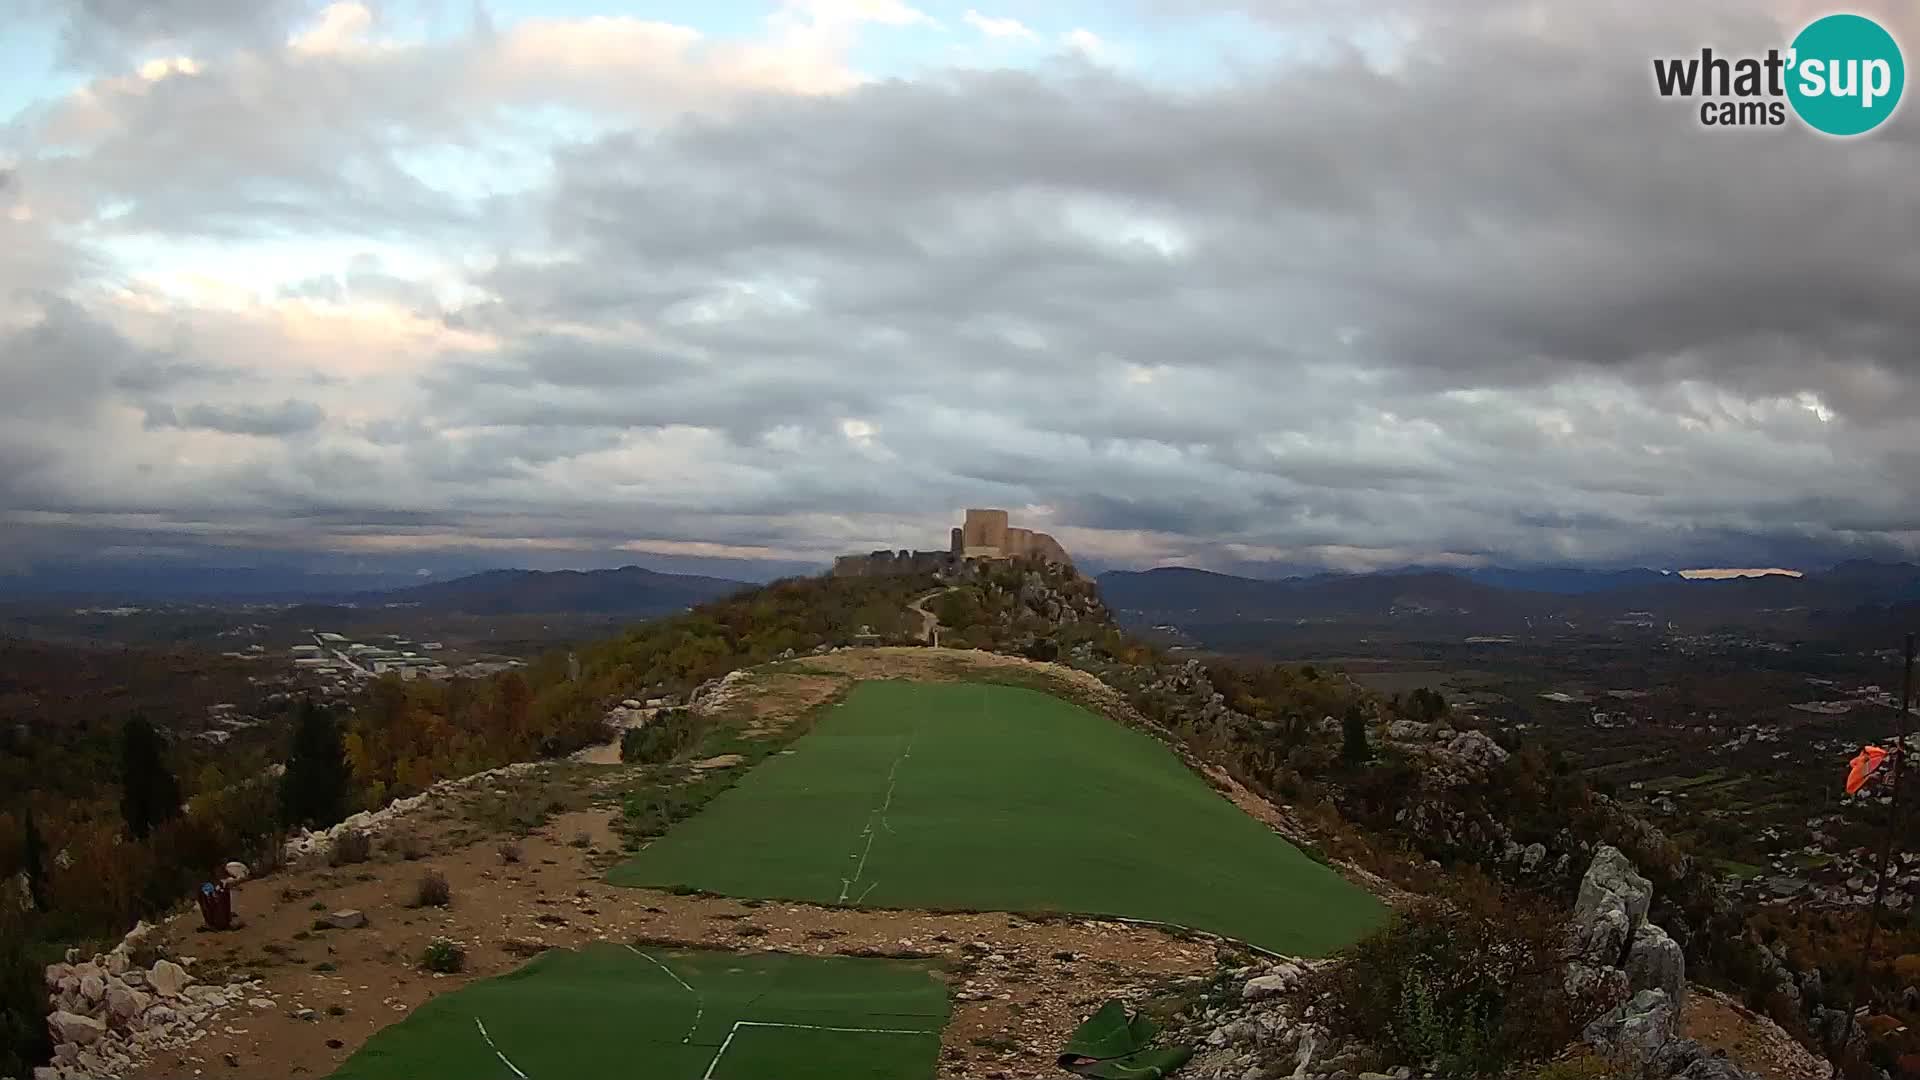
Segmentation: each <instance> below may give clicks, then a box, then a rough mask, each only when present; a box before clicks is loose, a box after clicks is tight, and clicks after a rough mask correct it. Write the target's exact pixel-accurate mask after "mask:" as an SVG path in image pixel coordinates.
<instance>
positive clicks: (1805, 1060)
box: [1683, 986, 1833, 1080]
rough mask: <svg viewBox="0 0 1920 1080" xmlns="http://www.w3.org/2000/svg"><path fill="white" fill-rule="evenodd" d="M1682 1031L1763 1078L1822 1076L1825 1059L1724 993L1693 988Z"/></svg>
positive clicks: (1828, 1071)
mask: <svg viewBox="0 0 1920 1080" xmlns="http://www.w3.org/2000/svg"><path fill="white" fill-rule="evenodd" d="M1683 1023H1684V1025H1685V1027H1686V1035H1687V1036H1688V1037H1690V1038H1693V1039H1695V1040H1697V1041H1699V1042H1700V1043H1701V1044H1702V1045H1704V1046H1710V1047H1712V1048H1714V1049H1715V1050H1723V1051H1725V1052H1726V1055H1727V1058H1728V1059H1729V1060H1731V1061H1732V1062H1733V1063H1734V1064H1736V1065H1738V1066H1740V1067H1741V1068H1743V1069H1746V1070H1748V1071H1750V1072H1755V1073H1759V1074H1760V1075H1761V1076H1764V1077H1767V1078H1768V1080H1827V1078H1828V1077H1830V1076H1832V1075H1833V1065H1832V1063H1830V1062H1827V1061H1824V1060H1822V1059H1820V1058H1817V1057H1814V1056H1813V1054H1811V1053H1809V1052H1808V1051H1807V1048H1806V1047H1804V1046H1801V1045H1800V1044H1799V1043H1797V1042H1794V1041H1793V1037H1792V1036H1791V1035H1788V1034H1787V1033H1786V1032H1785V1031H1783V1030H1781V1029H1780V1027H1779V1025H1777V1024H1775V1023H1773V1022H1772V1021H1770V1020H1766V1019H1764V1018H1762V1017H1760V1016H1759V1015H1757V1014H1755V1013H1753V1012H1752V1011H1750V1010H1748V1009H1746V1008H1744V1007H1742V1006H1741V1005H1740V1003H1739V1002H1737V1001H1735V1000H1733V999H1732V998H1729V997H1727V996H1726V995H1725V994H1721V993H1717V992H1715V991H1712V990H1707V989H1704V988H1702V987H1698V986H1696V987H1693V988H1692V990H1691V991H1690V992H1689V993H1688V996H1687V1008H1686V1015H1685V1019H1684V1021H1683Z"/></svg>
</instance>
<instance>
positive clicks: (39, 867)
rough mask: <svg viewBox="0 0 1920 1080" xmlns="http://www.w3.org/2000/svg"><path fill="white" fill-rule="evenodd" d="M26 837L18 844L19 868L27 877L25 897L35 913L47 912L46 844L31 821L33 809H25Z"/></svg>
mask: <svg viewBox="0 0 1920 1080" xmlns="http://www.w3.org/2000/svg"><path fill="white" fill-rule="evenodd" d="M25 832H26V836H25V837H23V838H22V840H21V844H20V862H21V868H22V869H23V870H25V871H26V875H27V895H28V896H29V897H31V898H32V899H33V909H34V910H35V911H45V910H47V842H46V841H45V840H42V839H41V838H40V825H39V823H38V822H36V821H34V820H33V807H31V806H29V807H27V827H26V830H25Z"/></svg>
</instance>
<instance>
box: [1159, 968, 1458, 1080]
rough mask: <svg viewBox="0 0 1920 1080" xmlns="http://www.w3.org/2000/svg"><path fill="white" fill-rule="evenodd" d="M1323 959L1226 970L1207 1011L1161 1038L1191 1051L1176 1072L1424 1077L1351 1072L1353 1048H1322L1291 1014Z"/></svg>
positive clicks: (1403, 1069)
mask: <svg viewBox="0 0 1920 1080" xmlns="http://www.w3.org/2000/svg"><path fill="white" fill-rule="evenodd" d="M1329 963H1331V961H1326V960H1318V961H1316V960H1279V961H1275V962H1271V963H1264V964H1255V965H1251V966H1248V967H1238V968H1228V969H1226V970H1225V971H1223V972H1222V973H1221V974H1220V976H1219V977H1218V978H1217V979H1216V980H1215V985H1214V988H1213V990H1212V992H1211V993H1209V994H1208V996H1207V1004H1205V1005H1203V1006H1201V1007H1199V1008H1198V1009H1196V1010H1194V1014H1193V1017H1192V1019H1190V1020H1189V1021H1187V1022H1186V1023H1185V1024H1184V1025H1183V1026H1182V1027H1180V1028H1178V1029H1175V1030H1173V1031H1170V1032H1168V1037H1169V1038H1170V1039H1171V1040H1172V1041H1175V1042H1185V1043H1187V1044H1189V1045H1191V1046H1192V1047H1193V1060H1192V1061H1190V1062H1188V1063H1187V1064H1186V1065H1185V1066H1183V1067H1182V1068H1181V1070H1180V1076H1181V1077H1182V1078H1192V1080H1281V1078H1289V1077H1290V1078H1293V1080H1412V1078H1414V1077H1426V1076H1431V1075H1432V1074H1430V1073H1423V1072H1420V1071H1419V1070H1416V1069H1414V1068H1413V1067H1412V1066H1407V1065H1403V1066H1400V1067H1398V1068H1393V1069H1388V1070H1386V1071H1385V1072H1357V1073H1356V1072H1354V1071H1353V1070H1352V1068H1351V1067H1352V1066H1353V1065H1354V1064H1355V1063H1356V1061H1357V1060H1358V1059H1359V1058H1360V1056H1361V1048H1359V1047H1340V1046H1333V1045H1330V1044H1329V1042H1328V1040H1327V1035H1326V1032H1325V1031H1323V1030H1321V1029H1320V1028H1318V1027H1316V1026H1315V1025H1314V1024H1313V1022H1312V1016H1311V1015H1310V1014H1311V1012H1312V1009H1311V1007H1309V1008H1308V1009H1307V1010H1306V1012H1307V1013H1308V1014H1309V1015H1297V1014H1296V1005H1295V1003H1294V995H1293V993H1292V991H1293V990H1294V988H1295V987H1296V986H1298V985H1299V984H1300V983H1301V982H1302V981H1303V980H1305V979H1306V978H1308V977H1309V976H1311V975H1312V974H1313V973H1314V972H1316V971H1319V970H1321V969H1323V968H1325V967H1326V966H1327V965H1328V964H1329Z"/></svg>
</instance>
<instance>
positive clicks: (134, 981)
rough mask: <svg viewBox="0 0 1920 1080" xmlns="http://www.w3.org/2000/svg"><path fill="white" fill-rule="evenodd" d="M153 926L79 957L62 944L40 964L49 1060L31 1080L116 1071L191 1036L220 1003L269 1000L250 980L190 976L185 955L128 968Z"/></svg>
mask: <svg viewBox="0 0 1920 1080" xmlns="http://www.w3.org/2000/svg"><path fill="white" fill-rule="evenodd" d="M153 932H154V928H153V927H152V926H150V925H149V924H147V923H145V922H142V923H140V924H139V925H138V926H135V927H134V928H133V929H132V930H131V931H129V932H128V934H127V936H126V937H125V938H124V939H122V940H121V942H120V944H118V945H115V946H114V947H113V951H111V952H107V953H102V954H100V955H97V956H95V957H93V958H92V959H91V960H85V961H82V960H81V959H80V954H79V950H77V949H69V950H67V959H66V962H65V963H60V964H49V965H48V966H47V972H46V979H47V993H48V997H49V999H50V1001H49V1003H50V1004H51V1005H52V1006H53V1012H52V1013H51V1014H49V1015H48V1017H47V1030H48V1031H49V1032H51V1033H52V1035H53V1041H54V1051H53V1063H52V1064H50V1065H42V1066H40V1067H38V1068H36V1069H34V1070H33V1080H95V1078H100V1077H115V1076H121V1075H124V1074H125V1073H126V1071H127V1070H128V1069H131V1068H132V1067H133V1066H134V1065H135V1064H137V1063H138V1062H141V1061H144V1060H146V1059H147V1058H148V1057H149V1056H151V1055H152V1054H154V1053H155V1052H157V1051H161V1050H171V1049H177V1048H180V1047H183V1046H186V1045H188V1044H189V1043H193V1042H197V1041H199V1040H200V1039H201V1038H203V1037H204V1036H205V1034H206V1032H205V1031H204V1030H203V1029H202V1028H203V1025H205V1024H206V1023H207V1022H208V1021H210V1020H212V1019H213V1018H214V1017H215V1016H216V1015H217V1014H219V1013H220V1011H221V1010H223V1009H227V1008H229V1007H232V1006H235V1005H238V1004H242V1003H245V1004H249V1005H252V1006H256V1007H271V1006H272V1004H273V1003H272V1001H270V1000H268V999H266V998H265V997H264V996H263V994H264V990H263V988H262V986H261V984H260V983H259V981H258V980H253V981H242V982H234V983H229V984H227V985H224V986H216V985H210V984H203V983H200V982H198V981H196V980H195V979H194V977H193V976H192V975H190V974H188V973H187V968H188V967H191V966H192V964H193V961H192V959H191V958H185V959H183V960H182V961H181V962H179V963H176V962H174V961H173V960H169V959H164V958H163V959H158V960H155V961H153V963H152V964H151V966H148V967H144V968H143V967H138V966H135V964H134V955H135V953H136V952H145V951H147V950H146V949H145V948H144V947H145V946H147V945H148V939H149V938H150V937H151V936H152V935H153Z"/></svg>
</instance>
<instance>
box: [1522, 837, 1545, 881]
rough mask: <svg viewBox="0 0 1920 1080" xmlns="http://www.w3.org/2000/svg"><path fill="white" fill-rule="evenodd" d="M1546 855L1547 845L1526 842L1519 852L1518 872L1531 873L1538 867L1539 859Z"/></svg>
mask: <svg viewBox="0 0 1920 1080" xmlns="http://www.w3.org/2000/svg"><path fill="white" fill-rule="evenodd" d="M1546 857H1547V845H1545V844H1528V845H1527V846H1526V847H1525V848H1524V849H1522V850H1521V852H1520V872H1521V873H1524V874H1531V873H1533V872H1534V870H1536V869H1538V868H1539V866H1540V861H1541V860H1542V859H1545V858H1546Z"/></svg>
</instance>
